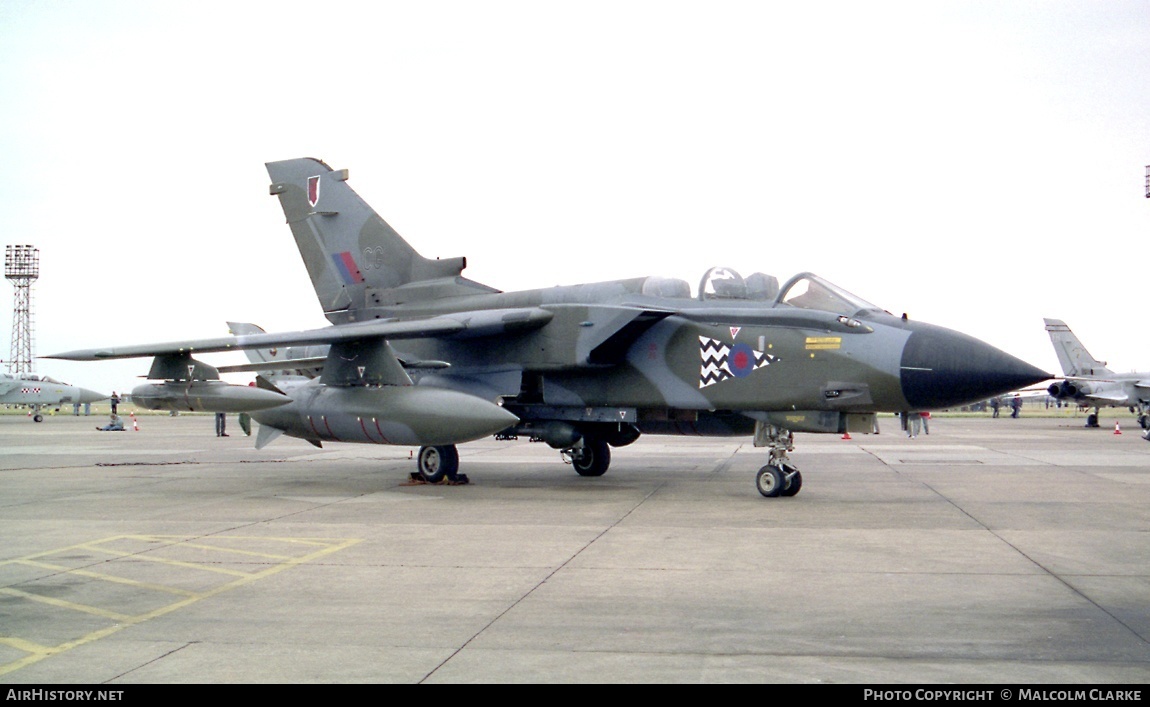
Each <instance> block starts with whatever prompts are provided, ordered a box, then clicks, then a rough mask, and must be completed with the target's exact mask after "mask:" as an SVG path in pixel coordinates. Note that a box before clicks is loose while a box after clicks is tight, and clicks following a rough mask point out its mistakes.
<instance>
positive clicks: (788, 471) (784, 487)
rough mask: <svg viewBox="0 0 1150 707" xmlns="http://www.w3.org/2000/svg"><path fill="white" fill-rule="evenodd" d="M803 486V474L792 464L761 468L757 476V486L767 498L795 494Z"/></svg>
mask: <svg viewBox="0 0 1150 707" xmlns="http://www.w3.org/2000/svg"><path fill="white" fill-rule="evenodd" d="M802 487H803V475H802V474H800V473H799V470H798V469H796V468H794V467H792V466H784V467H778V466H773V465H769V464H768V465H767V466H764V467H763V468H762V469H759V473H758V474H757V475H756V476H755V488H757V489H758V490H759V493H760V494H762V495H763V496H765V497H767V498H776V497H778V496H794V495H795V494H797V493H798V492H799V489H801V488H802Z"/></svg>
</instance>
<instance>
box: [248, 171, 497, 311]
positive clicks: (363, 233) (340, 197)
mask: <svg viewBox="0 0 1150 707" xmlns="http://www.w3.org/2000/svg"><path fill="white" fill-rule="evenodd" d="M266 166H267V170H268V174H269V175H270V176H271V179H272V185H271V188H270V192H271V193H272V194H273V195H276V196H278V197H279V200H280V206H281V207H282V208H283V211H284V216H286V217H287V222H288V225H289V226H290V227H291V230H292V235H294V236H295V241H296V245H297V246H298V247H299V251H300V255H301V256H303V261H304V264H305V265H306V266H307V271H308V275H310V276H311V281H312V285H313V286H314V287H315V292H316V296H317V297H318V298H319V301H320V305H321V306H322V307H323V310H324V313H325V314H326V315H327V318H328V320H329V321H331V322H332V323H343V322H347V321H354V320H357V319H365V318H368V317H370V316H371V315H370V314H367V313H365V312H363V310H369V309H372V308H375V307H386V306H389V305H395V304H399V303H401V302H403V301H407V298H404V297H396V296H395V294H394V292H393V291H394V290H396V289H397V288H401V287H404V286H409V285H411V284H412V283H420V282H427V281H434V280H443V279H452V278H454V279H457V280H459V281H462V280H463V279H462V278H460V274H461V273H462V271H463V268H464V267H466V266H467V261H466V259H465V258H450V259H447V260H431V259H428V258H425V257H423V256H422V255H420V254H419V253H417V252H416V251H415V249H414V248H412V247H411V246H410V245H408V243H407V241H405V240H403V238H402V237H400V235H399V234H398V233H396V232H395V229H393V228H392V227H391V226H389V225H388V224H387V222H386V221H384V220H383V219H382V218H380V216H379V214H377V213H376V212H375V211H374V210H372V208H371V207H370V206H368V205H367V203H366V202H365V201H364V200H363V199H362V198H360V196H359V195H358V194H356V193H355V191H354V190H353V189H352V188H351V187H350V186H348V184H347V176H348V175H347V170H339V171H336V170H333V169H332V168H331V167H328V166H327V165H326V164H324V163H323V162H321V161H320V160H316V159H311V158H304V159H294V160H285V161H282V162H268V163H267V164H266ZM461 284H462V283H461ZM470 285H472V287H469V288H468V290H469V291H471V292H474V291H475V290H474V287H475V285H474V283H470ZM478 287H482V286H478ZM484 289H485V290H486V291H492V290H490V288H484ZM449 294H452V292H451V288H450V286H448V288H447V291H444V289H443V288H439V289H438V290H435V291H432V290H424V291H423V293H422V295H420V296H421V297H422V298H428V297H434V296H444V295H449ZM457 294H458V293H457Z"/></svg>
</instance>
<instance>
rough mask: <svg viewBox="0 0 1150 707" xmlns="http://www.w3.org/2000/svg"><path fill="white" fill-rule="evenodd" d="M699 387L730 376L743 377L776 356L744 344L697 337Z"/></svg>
mask: <svg viewBox="0 0 1150 707" xmlns="http://www.w3.org/2000/svg"><path fill="white" fill-rule="evenodd" d="M699 356H700V358H702V365H701V366H700V368H699V387H700V388H706V387H707V386H709V385H714V384H715V383H722V382H723V381H725V380H728V379H731V378H744V377H746V376H749V375H750V374H751V372H752V371H757V370H758V369H760V368H762V367H763V366H769V365H770V364H771V363H773V362H775V361H776V360H777V358H776V357H775V356H772V355H771V354H766V353H763V352H762V351H755V350H754V349H752V348H751V347H750V346H747V345H746V344H733V345H728V344H726V343H724V342H722V341H720V340H719V339H712V338H710V337H707V336H700V337H699Z"/></svg>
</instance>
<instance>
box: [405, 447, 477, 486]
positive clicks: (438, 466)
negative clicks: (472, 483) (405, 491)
mask: <svg viewBox="0 0 1150 707" xmlns="http://www.w3.org/2000/svg"><path fill="white" fill-rule="evenodd" d="M415 464H416V468H417V471H415V472H413V473H412V474H411V478H412V479H413V480H417V481H423V482H425V483H428V484H439V483H443V482H444V480H446V481H447V483H450V484H466V483H467V482H468V479H467V475H466V474H460V473H458V472H459V450H458V449H456V447H455V445H454V444H447V445H443V446H439V447H420V448H419V455H418V456H417V457H416V459H415Z"/></svg>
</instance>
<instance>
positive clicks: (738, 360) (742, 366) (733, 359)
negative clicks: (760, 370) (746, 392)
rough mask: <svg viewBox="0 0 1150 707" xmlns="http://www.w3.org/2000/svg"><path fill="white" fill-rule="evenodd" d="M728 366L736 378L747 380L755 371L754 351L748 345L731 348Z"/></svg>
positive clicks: (737, 345) (736, 345)
mask: <svg viewBox="0 0 1150 707" xmlns="http://www.w3.org/2000/svg"><path fill="white" fill-rule="evenodd" d="M727 365H728V366H729V367H730V369H731V375H733V376H735V377H736V378H745V377H747V376H749V375H751V371H753V370H755V351H754V349H752V348H751V347H750V346H747V345H746V344H735V345H734V346H732V347H731V354H730V358H729V359H728V361H727Z"/></svg>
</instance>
